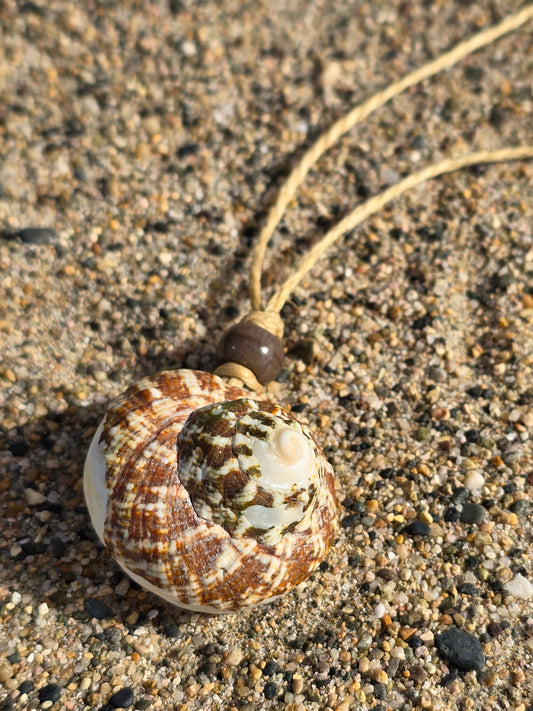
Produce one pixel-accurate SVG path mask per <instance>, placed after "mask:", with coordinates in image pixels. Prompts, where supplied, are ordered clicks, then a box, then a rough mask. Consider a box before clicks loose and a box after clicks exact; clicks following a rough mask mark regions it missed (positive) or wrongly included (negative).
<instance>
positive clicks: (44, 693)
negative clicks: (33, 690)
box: [39, 684, 61, 704]
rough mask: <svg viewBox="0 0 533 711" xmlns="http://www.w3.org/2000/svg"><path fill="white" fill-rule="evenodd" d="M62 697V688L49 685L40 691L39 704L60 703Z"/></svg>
mask: <svg viewBox="0 0 533 711" xmlns="http://www.w3.org/2000/svg"><path fill="white" fill-rule="evenodd" d="M60 697H61V687H59V686H58V685H57V684H47V685H46V686H44V687H43V688H42V689H39V703H41V704H42V703H44V702H46V701H51V702H52V703H54V702H56V701H58V700H59V699H60Z"/></svg>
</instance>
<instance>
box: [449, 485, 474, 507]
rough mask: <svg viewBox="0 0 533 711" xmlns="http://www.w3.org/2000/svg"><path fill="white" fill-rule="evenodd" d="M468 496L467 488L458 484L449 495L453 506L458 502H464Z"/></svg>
mask: <svg viewBox="0 0 533 711" xmlns="http://www.w3.org/2000/svg"><path fill="white" fill-rule="evenodd" d="M469 496H470V494H469V492H468V489H466V488H465V487H464V486H458V487H457V488H456V489H454V490H453V494H452V495H451V498H450V501H451V503H452V504H454V505H455V506H457V505H459V504H464V502H465V501H466V500H467V499H468V497H469Z"/></svg>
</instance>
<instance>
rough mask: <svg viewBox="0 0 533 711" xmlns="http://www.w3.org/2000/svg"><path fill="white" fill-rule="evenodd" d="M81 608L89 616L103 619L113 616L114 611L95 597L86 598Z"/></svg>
mask: <svg viewBox="0 0 533 711" xmlns="http://www.w3.org/2000/svg"><path fill="white" fill-rule="evenodd" d="M83 608H84V610H85V612H86V613H87V614H88V615H89V617H94V618H95V619H97V620H105V619H106V618H108V617H114V616H115V613H114V612H113V610H112V609H111V608H110V607H109V605H106V604H105V603H103V602H100V600H96V599H95V598H87V600H85V602H84V604H83Z"/></svg>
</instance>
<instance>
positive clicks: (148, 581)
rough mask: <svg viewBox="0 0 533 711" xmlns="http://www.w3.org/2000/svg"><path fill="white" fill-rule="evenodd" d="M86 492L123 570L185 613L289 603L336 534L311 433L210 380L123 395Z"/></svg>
mask: <svg viewBox="0 0 533 711" xmlns="http://www.w3.org/2000/svg"><path fill="white" fill-rule="evenodd" d="M84 486H85V495H86V499H87V505H88V508H89V512H90V515H91V519H92V521H93V525H94V526H95V529H96V531H97V533H98V535H99V536H100V538H101V539H102V540H103V542H104V544H105V546H106V547H107V548H108V550H109V551H110V553H111V555H112V556H113V557H114V558H115V559H116V560H117V562H118V563H119V564H120V565H121V566H122V568H123V569H124V570H125V571H126V572H127V573H128V574H129V575H130V576H131V577H132V578H134V579H135V580H136V581H137V582H139V583H140V584H141V585H143V586H144V587H146V588H148V589H149V590H151V591H153V592H155V593H156V594H158V595H160V596H161V597H163V598H165V599H166V600H168V601H170V602H172V603H174V604H176V605H179V606H181V607H185V608H188V609H193V610H201V611H206V612H222V611H230V610H236V609H239V608H241V607H244V606H247V605H255V604H258V603H261V602H266V601H268V600H271V599H274V598H275V597H277V596H279V595H281V594H283V593H285V592H287V591H288V590H290V589H291V588H292V587H293V586H295V585H297V584H298V583H300V582H302V581H303V580H305V579H306V578H307V577H308V576H309V575H310V574H311V573H312V572H313V571H314V570H315V568H316V567H317V565H318V564H319V563H320V561H321V560H322V559H323V558H324V557H325V555H326V553H327V550H328V548H329V546H330V543H331V542H332V540H333V538H334V536H335V533H336V531H337V517H336V502H335V496H334V485H333V472H332V469H331V466H330V464H329V463H328V462H327V460H326V458H325V457H324V454H323V453H322V451H321V450H320V449H319V447H318V446H317V444H316V443H315V441H314V439H313V437H312V436H311V434H310V432H309V430H308V429H307V428H306V427H304V426H303V425H301V424H300V423H298V422H297V421H296V420H294V418H292V417H291V415H289V414H288V413H287V412H285V411H284V410H282V409H281V408H280V407H278V406H276V405H271V404H269V403H266V402H259V401H257V400H255V399H253V396H252V394H251V393H248V392H246V391H244V390H241V389H240V388H236V387H233V386H230V385H227V384H225V383H224V381H223V380H222V379H221V378H219V377H218V376H216V375H211V374H209V373H203V372H196V371H190V370H178V371H172V372H170V371H169V372H164V373H159V374H158V375H155V376H153V377H151V378H146V379H144V380H142V381H140V382H139V383H137V384H136V385H133V386H132V387H131V388H129V389H128V390H127V391H126V392H125V393H124V394H123V395H121V396H120V397H119V398H118V399H117V400H116V401H115V402H114V403H113V404H112V406H111V407H110V409H109V411H108V413H107V415H106V417H105V419H104V421H103V423H102V424H101V425H100V427H99V428H98V430H97V432H96V434H95V437H94V440H93V443H92V445H91V448H90V450H89V454H88V457H87V461H86V465H85V476H84Z"/></svg>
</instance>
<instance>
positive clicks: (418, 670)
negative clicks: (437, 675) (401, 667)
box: [409, 665, 427, 684]
mask: <svg viewBox="0 0 533 711" xmlns="http://www.w3.org/2000/svg"><path fill="white" fill-rule="evenodd" d="M409 673H410V678H411V679H412V680H413V681H414V682H415V684H421V683H422V682H423V681H425V680H426V679H427V672H426V671H425V670H424V669H423V668H422V667H420V666H418V665H415V666H412V667H411V668H410V669H409Z"/></svg>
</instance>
